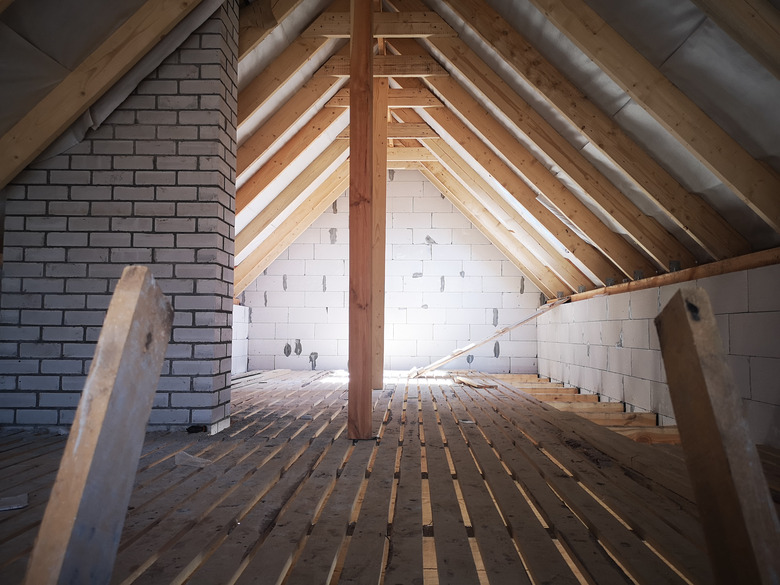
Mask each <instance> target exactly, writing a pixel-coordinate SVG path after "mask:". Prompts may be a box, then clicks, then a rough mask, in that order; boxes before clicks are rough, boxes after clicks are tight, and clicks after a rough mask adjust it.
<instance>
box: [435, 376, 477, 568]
mask: <svg viewBox="0 0 780 585" xmlns="http://www.w3.org/2000/svg"><path fill="white" fill-rule="evenodd" d="M421 390H422V393H421V394H422V420H423V428H424V429H425V460H426V462H427V464H428V486H429V489H430V494H431V513H432V515H433V534H434V544H435V546H436V567H437V569H438V574H439V582H440V583H478V582H479V578H478V576H477V568H476V565H475V563H474V557H473V555H472V553H471V547H470V545H469V540H468V533H467V532H466V527H465V525H464V521H463V516H462V514H461V512H460V506H459V504H458V499H457V495H456V493H455V487H454V485H453V482H452V475H451V473H450V468H449V463H448V462H447V456H446V453H445V446H444V443H443V441H442V438H441V434H440V433H439V428H438V422H437V420H436V413H435V411H434V409H433V401H432V400H431V396H430V389H429V388H428V387H427V386H426V387H424V388H422V389H421Z"/></svg>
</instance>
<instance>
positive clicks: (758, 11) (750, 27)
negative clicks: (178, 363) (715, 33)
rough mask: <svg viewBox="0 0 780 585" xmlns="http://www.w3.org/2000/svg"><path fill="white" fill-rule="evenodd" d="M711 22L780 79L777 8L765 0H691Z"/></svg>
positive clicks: (779, 22)
mask: <svg viewBox="0 0 780 585" xmlns="http://www.w3.org/2000/svg"><path fill="white" fill-rule="evenodd" d="M693 3H694V4H696V5H697V6H698V7H699V8H701V9H702V10H703V11H704V13H705V14H706V15H707V16H709V17H710V18H711V19H712V20H713V21H715V24H717V25H718V26H719V27H720V28H722V29H723V30H724V31H726V33H728V34H729V36H731V38H732V39H734V40H735V41H737V42H738V43H739V44H740V45H742V47H743V48H744V49H745V50H746V51H747V52H748V53H750V54H751V55H753V58H754V59H755V60H756V61H758V62H759V63H761V64H762V65H763V66H764V67H766V68H767V69H768V70H769V71H771V72H772V74H773V75H774V76H775V77H777V78H778V79H780V11H778V10H777V7H776V6H772V4H771V3H770V2H769V0H693Z"/></svg>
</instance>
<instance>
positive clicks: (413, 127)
mask: <svg viewBox="0 0 780 585" xmlns="http://www.w3.org/2000/svg"><path fill="white" fill-rule="evenodd" d="M338 137H339V138H340V139H345V138H349V137H350V127H349V126H347V127H346V128H345V129H344V131H343V132H341V134H339V136H338ZM387 137H388V138H389V139H391V140H416V139H421V138H438V137H439V135H438V134H437V133H436V131H435V130H434V129H433V128H431V127H430V126H428V124H425V123H416V124H395V123H392V122H391V123H389V124H387Z"/></svg>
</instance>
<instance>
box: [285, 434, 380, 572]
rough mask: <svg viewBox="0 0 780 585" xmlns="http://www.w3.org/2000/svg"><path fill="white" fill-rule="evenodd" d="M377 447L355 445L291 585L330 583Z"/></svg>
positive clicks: (372, 445)
mask: <svg viewBox="0 0 780 585" xmlns="http://www.w3.org/2000/svg"><path fill="white" fill-rule="evenodd" d="M375 448H376V444H375V443H371V442H368V441H361V442H359V443H358V444H357V445H355V448H354V451H353V452H352V453H351V454H350V456H349V460H348V461H347V463H346V465H345V466H344V469H343V471H341V474H340V475H337V480H336V482H335V486H334V488H333V493H332V494H331V495H330V497H329V498H328V501H327V502H326V504H325V507H324V509H323V511H322V513H321V514H320V516H319V519H318V520H317V523H316V524H315V525H314V528H313V529H312V531H311V535H310V536H309V538H308V539H307V540H306V543H305V544H304V547H303V550H302V551H301V553H300V556H299V558H298V561H297V562H296V563H295V564H294V565H293V567H292V568H291V570H290V574H289V575H288V576H287V581H285V583H286V584H287V585H310V584H311V583H329V582H330V579H331V577H332V576H333V571H334V569H335V566H336V561H337V559H338V553H339V550H340V549H341V546H342V544H343V542H344V540H345V539H346V535H347V526H348V524H349V519H350V516H351V515H352V512H353V509H354V506H355V501H356V498H357V496H358V492H359V489H360V486H361V482H362V481H363V480H364V479H365V476H366V466H367V465H368V460H369V458H370V457H371V456H372V454H373V452H374V449H375Z"/></svg>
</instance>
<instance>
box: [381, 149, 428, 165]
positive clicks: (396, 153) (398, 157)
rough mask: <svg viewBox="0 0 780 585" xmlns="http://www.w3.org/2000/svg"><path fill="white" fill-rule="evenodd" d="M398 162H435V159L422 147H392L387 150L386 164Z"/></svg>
mask: <svg viewBox="0 0 780 585" xmlns="http://www.w3.org/2000/svg"><path fill="white" fill-rule="evenodd" d="M399 161H416V162H419V161H428V162H435V161H436V158H435V157H434V156H433V155H432V154H431V151H430V150H428V149H427V148H423V147H414V146H393V147H390V148H388V149H387V162H388V163H391V162H399Z"/></svg>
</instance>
